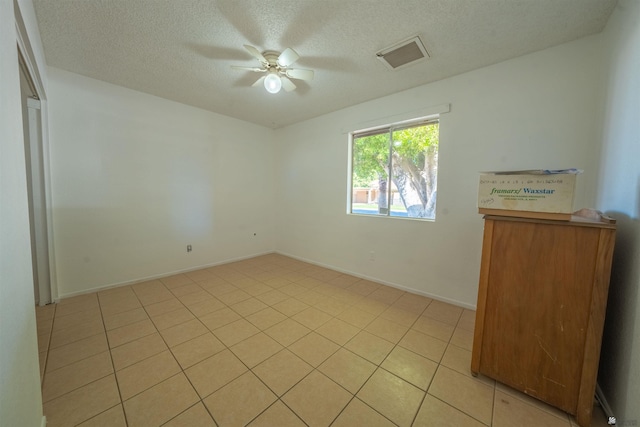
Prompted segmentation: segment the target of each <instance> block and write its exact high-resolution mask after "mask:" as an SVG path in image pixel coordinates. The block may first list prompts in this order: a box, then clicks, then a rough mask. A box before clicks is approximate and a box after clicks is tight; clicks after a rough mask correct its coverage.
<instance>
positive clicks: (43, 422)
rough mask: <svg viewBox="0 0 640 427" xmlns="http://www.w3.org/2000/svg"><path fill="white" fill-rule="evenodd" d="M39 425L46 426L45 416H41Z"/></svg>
mask: <svg viewBox="0 0 640 427" xmlns="http://www.w3.org/2000/svg"><path fill="white" fill-rule="evenodd" d="M40 427H47V417H45V416H44V415H43V416H42V421H41V422H40Z"/></svg>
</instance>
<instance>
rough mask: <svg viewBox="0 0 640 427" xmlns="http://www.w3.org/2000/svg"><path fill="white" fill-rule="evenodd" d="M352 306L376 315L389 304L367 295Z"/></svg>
mask: <svg viewBox="0 0 640 427" xmlns="http://www.w3.org/2000/svg"><path fill="white" fill-rule="evenodd" d="M354 307H355V308H357V309H358V310H362V311H366V312H367V313H369V314H373V315H374V316H376V317H377V316H379V315H380V314H382V313H383V312H384V311H385V310H386V309H388V308H389V304H385V303H383V302H381V301H378V300H374V299H370V298H369V297H368V296H367V297H366V298H365V299H364V300H362V301H361V302H359V303H358V304H356V305H355V306H354Z"/></svg>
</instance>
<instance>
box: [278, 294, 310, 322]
mask: <svg viewBox="0 0 640 427" xmlns="http://www.w3.org/2000/svg"><path fill="white" fill-rule="evenodd" d="M272 307H273V308H275V309H276V310H278V311H279V312H280V313H282V314H284V315H285V316H289V317H291V316H294V315H296V314H298V313H300V312H301V311H303V310H306V309H307V308H309V305H307V304H305V303H303V302H302V301H299V300H297V299H295V298H288V299H286V300H284V301H280V302H279V303H276V304H273V305H272Z"/></svg>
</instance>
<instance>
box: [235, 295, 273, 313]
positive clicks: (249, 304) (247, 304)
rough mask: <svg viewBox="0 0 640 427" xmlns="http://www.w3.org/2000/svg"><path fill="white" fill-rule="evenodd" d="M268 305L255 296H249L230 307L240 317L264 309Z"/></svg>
mask: <svg viewBox="0 0 640 427" xmlns="http://www.w3.org/2000/svg"><path fill="white" fill-rule="evenodd" d="M267 307H268V305H267V304H265V303H263V302H262V301H260V300H259V299H256V298H249V299H246V300H244V301H240V302H238V303H235V304H233V305H232V306H231V309H232V310H233V311H235V312H236V313H238V314H239V315H240V316H242V317H246V316H248V315H250V314H253V313H257V312H258V311H260V310H264V309H265V308H267Z"/></svg>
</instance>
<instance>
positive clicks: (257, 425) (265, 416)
mask: <svg viewBox="0 0 640 427" xmlns="http://www.w3.org/2000/svg"><path fill="white" fill-rule="evenodd" d="M274 426H277V427H306V424H305V423H303V422H302V420H301V419H300V418H298V416H297V415H296V414H294V413H293V411H291V409H289V408H287V406H286V405H285V404H284V403H282V402H281V401H279V400H278V401H277V402H275V403H274V404H273V405H271V406H270V407H269V408H268V409H267V410H266V411H264V412H263V413H262V414H260V415H259V416H258V417H257V418H256V419H254V420H253V421H252V422H251V423H249V425H248V427H274Z"/></svg>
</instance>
